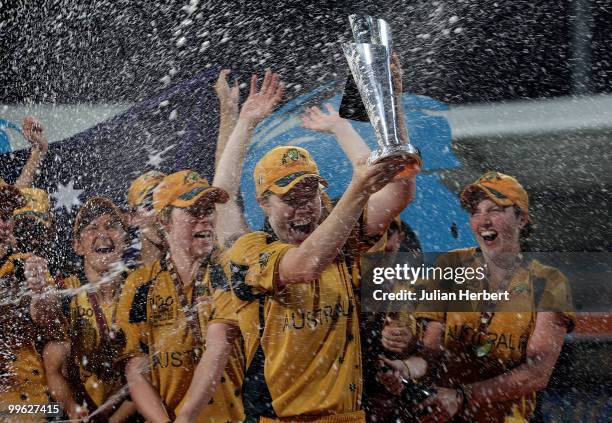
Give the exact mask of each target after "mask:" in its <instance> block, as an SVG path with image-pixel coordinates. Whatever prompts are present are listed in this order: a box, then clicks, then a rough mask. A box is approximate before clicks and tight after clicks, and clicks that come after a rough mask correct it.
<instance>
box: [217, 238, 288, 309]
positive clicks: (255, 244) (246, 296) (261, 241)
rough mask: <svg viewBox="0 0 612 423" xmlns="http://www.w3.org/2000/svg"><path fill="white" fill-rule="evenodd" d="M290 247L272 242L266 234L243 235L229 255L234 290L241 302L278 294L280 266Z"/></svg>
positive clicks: (278, 242)
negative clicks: (258, 296) (260, 296)
mask: <svg viewBox="0 0 612 423" xmlns="http://www.w3.org/2000/svg"><path fill="white" fill-rule="evenodd" d="M289 248H292V246H291V245H290V244H284V243H282V242H280V241H271V240H269V238H268V235H267V234H266V233H265V232H252V233H250V234H247V235H244V236H242V237H241V238H240V239H239V240H238V241H236V243H235V244H234V246H233V247H232V248H231V249H230V251H229V253H228V261H229V274H230V276H231V282H232V289H233V291H234V294H235V295H236V297H237V298H238V299H239V300H242V301H247V302H249V301H252V300H253V299H254V298H255V296H257V295H260V294H269V295H273V294H274V293H276V287H277V282H278V265H279V263H280V260H281V258H282V257H283V255H284V253H285V252H286V251H287V250H288V249H289Z"/></svg>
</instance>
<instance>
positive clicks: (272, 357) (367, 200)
mask: <svg viewBox="0 0 612 423" xmlns="http://www.w3.org/2000/svg"><path fill="white" fill-rule="evenodd" d="M404 160H405V159H404ZM406 165H408V167H410V168H411V169H412V170H413V172H412V173H413V174H412V176H414V175H415V174H416V173H417V172H418V166H416V164H413V163H406V162H405V161H396V160H389V161H383V162H381V163H378V164H375V165H370V166H366V165H365V163H364V162H363V161H362V162H361V163H360V164H358V165H357V166H355V168H354V173H353V178H352V181H351V183H350V185H349V187H348V188H347V190H346V192H345V193H344V195H343V196H342V198H341V199H340V200H339V201H338V203H337V204H336V206H335V207H334V208H333V209H332V208H331V207H330V205H329V203H328V202H327V201H326V200H325V195H324V191H323V189H322V187H324V186H327V181H326V180H325V179H324V178H323V177H321V175H320V174H319V170H318V167H317V165H316V163H315V162H314V160H313V159H312V157H311V156H310V153H309V152H308V151H306V150H305V149H303V148H299V147H293V146H281V147H276V148H274V149H272V150H270V151H269V152H268V153H266V154H265V155H264V156H263V157H262V158H261V159H260V160H259V162H258V163H257V165H256V166H255V170H254V174H253V178H254V181H255V190H256V194H257V198H258V202H259V204H260V206H261V208H262V210H263V212H264V215H265V220H266V223H265V231H260V232H252V233H249V234H247V235H244V236H242V237H241V238H240V239H238V241H236V243H235V244H234V246H233V247H232V249H231V250H230V251H229V253H228V257H229V260H230V267H231V270H232V287H233V292H234V294H235V296H236V298H237V300H238V306H237V307H238V320H239V323H240V329H241V332H242V335H243V337H244V340H245V352H246V356H247V372H246V376H245V383H244V389H243V392H244V403H245V409H246V411H247V414H248V415H249V416H250V417H257V416H258V417H259V419H260V421H262V422H272V421H293V420H292V419H296V418H302V417H307V418H308V419H310V420H308V421H325V422H334V421H342V422H363V421H365V416H364V412H363V410H361V393H362V368H361V365H362V363H361V345H360V337H359V317H358V313H359V312H358V305H357V298H356V293H355V292H356V291H355V290H357V289H358V287H359V254H360V253H361V252H363V251H366V250H368V249H374V250H375V249H377V248H382V246H383V245H384V239H382V238H383V235H384V233H385V231H386V229H387V227H388V225H389V224H390V222H391V221H392V219H393V218H394V217H395V216H396V215H397V214H399V212H400V211H401V210H403V209H404V208H405V206H406V204H407V203H408V202H409V201H410V200H411V198H412V195H413V190H411V189H407V182H406V180H405V179H404V178H400V179H395V180H394V177H395V176H396V175H397V174H398V173H399V172H401V171H402V169H404V167H405V166H406ZM412 183H414V182H413V180H412V179H410V184H412Z"/></svg>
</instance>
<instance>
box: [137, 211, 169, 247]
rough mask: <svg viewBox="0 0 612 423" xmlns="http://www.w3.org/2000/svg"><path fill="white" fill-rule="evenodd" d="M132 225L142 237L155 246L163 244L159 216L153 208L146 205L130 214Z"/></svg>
mask: <svg viewBox="0 0 612 423" xmlns="http://www.w3.org/2000/svg"><path fill="white" fill-rule="evenodd" d="M130 225H131V226H134V227H136V228H138V232H139V235H140V237H142V238H144V239H146V240H148V241H150V242H151V243H153V244H155V245H160V244H161V243H162V236H161V234H160V230H159V224H158V222H157V215H156V213H155V211H154V210H153V208H151V207H147V206H144V205H142V206H138V207H137V208H136V209H135V210H134V211H132V213H131V214H130Z"/></svg>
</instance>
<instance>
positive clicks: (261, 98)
mask: <svg viewBox="0 0 612 423" xmlns="http://www.w3.org/2000/svg"><path fill="white" fill-rule="evenodd" d="M284 92H285V83H284V82H281V81H280V77H279V76H278V74H276V73H272V71H270V70H267V71H266V73H265V75H264V79H263V83H262V84H261V88H260V89H259V91H257V75H253V76H252V77H251V89H250V91H249V96H248V98H247V99H246V101H245V102H244V104H243V105H242V109H241V110H240V118H241V119H247V120H248V121H249V122H250V123H251V124H252V125H253V126H255V125H257V124H258V123H259V122H261V121H262V120H264V119H265V118H266V117H268V115H270V113H272V110H274V108H275V107H276V106H277V105H278V103H279V102H280V101H281V99H282V98H283V94H284Z"/></svg>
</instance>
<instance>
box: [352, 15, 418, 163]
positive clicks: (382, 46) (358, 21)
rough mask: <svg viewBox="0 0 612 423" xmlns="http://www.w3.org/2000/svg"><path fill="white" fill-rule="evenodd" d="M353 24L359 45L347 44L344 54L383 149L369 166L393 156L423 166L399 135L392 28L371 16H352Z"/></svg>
mask: <svg viewBox="0 0 612 423" xmlns="http://www.w3.org/2000/svg"><path fill="white" fill-rule="evenodd" d="M349 20H350V23H351V29H352V31H353V37H354V39H355V43H343V44H342V50H343V51H344V56H345V57H346V60H347V61H348V64H349V67H350V69H351V73H352V74H353V78H354V80H355V84H356V85H357V89H358V90H359V94H360V95H361V100H362V101H363V104H364V106H365V108H366V111H367V113H368V117H369V118H370V122H371V123H372V126H373V127H374V131H375V132H376V141H377V143H378V146H379V148H378V149H376V150H375V151H373V152H372V154H370V158H369V162H370V163H376V162H378V161H380V160H382V159H384V158H386V157H390V156H409V157H411V158H413V159H414V160H416V161H417V162H419V163H420V162H421V159H420V157H419V153H418V151H417V149H416V148H415V147H414V146H413V145H412V144H410V142H409V141H408V142H407V143H404V142H403V141H402V139H401V137H400V136H399V133H398V126H397V109H396V104H395V94H394V90H393V79H392V77H391V51H392V48H391V47H392V45H391V30H390V28H389V25H388V24H387V22H385V21H384V20H383V19H376V18H373V17H371V16H360V15H350V16H349ZM407 137H408V134H406V138H407Z"/></svg>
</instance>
